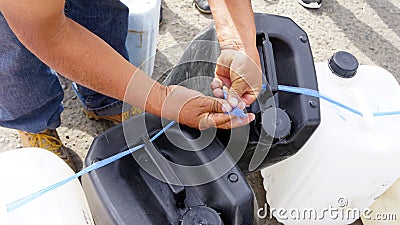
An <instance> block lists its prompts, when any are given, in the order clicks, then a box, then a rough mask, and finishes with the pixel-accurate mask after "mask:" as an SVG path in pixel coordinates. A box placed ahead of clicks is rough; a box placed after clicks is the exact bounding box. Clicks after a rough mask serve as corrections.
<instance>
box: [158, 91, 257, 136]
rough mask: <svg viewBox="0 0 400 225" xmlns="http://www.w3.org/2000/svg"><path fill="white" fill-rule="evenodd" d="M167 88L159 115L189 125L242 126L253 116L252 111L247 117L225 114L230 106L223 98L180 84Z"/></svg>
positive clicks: (199, 127)
mask: <svg viewBox="0 0 400 225" xmlns="http://www.w3.org/2000/svg"><path fill="white" fill-rule="evenodd" d="M167 88H168V93H167V97H166V99H165V101H164V103H163V109H162V115H161V116H162V117H165V118H168V119H172V120H175V121H177V122H179V123H181V124H184V125H187V126H189V127H194V128H198V129H207V128H210V127H217V128H222V129H230V128H235V127H240V126H244V125H246V124H248V123H250V122H251V121H253V120H254V118H255V116H254V114H252V113H248V114H247V118H237V117H236V116H234V115H229V114H226V112H229V111H231V110H232V108H231V107H230V105H229V104H228V103H227V101H226V100H224V99H218V98H213V97H210V96H205V95H203V94H202V93H200V92H198V91H195V90H191V89H188V88H185V87H182V86H176V85H171V86H168V87H167Z"/></svg>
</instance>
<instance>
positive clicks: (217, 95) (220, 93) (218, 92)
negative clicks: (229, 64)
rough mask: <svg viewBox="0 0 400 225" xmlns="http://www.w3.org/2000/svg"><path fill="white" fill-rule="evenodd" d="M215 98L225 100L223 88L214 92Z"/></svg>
mask: <svg viewBox="0 0 400 225" xmlns="http://www.w3.org/2000/svg"><path fill="white" fill-rule="evenodd" d="M213 94H214V97H216V98H224V92H223V91H222V89H221V88H217V89H214V90H213Z"/></svg>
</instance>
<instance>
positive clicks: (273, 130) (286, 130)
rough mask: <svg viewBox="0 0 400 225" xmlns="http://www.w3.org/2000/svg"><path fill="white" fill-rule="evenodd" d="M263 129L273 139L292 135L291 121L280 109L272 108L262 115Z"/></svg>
mask: <svg viewBox="0 0 400 225" xmlns="http://www.w3.org/2000/svg"><path fill="white" fill-rule="evenodd" d="M262 127H263V129H264V131H265V132H267V134H268V135H269V136H271V137H273V138H278V139H279V138H284V137H286V136H288V135H289V134H290V129H291V121H290V118H289V116H288V114H287V113H286V112H285V111H283V110H282V109H280V108H276V107H270V108H268V109H267V110H265V112H264V113H263V115H262Z"/></svg>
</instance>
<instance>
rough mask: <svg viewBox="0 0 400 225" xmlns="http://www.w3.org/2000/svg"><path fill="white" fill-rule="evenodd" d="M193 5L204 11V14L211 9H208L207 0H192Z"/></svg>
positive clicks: (208, 12)
mask: <svg viewBox="0 0 400 225" xmlns="http://www.w3.org/2000/svg"><path fill="white" fill-rule="evenodd" d="M193 2H194V5H195V6H196V8H197V9H198V10H199V11H200V12H202V13H206V14H210V13H211V9H210V5H209V4H208V0H193Z"/></svg>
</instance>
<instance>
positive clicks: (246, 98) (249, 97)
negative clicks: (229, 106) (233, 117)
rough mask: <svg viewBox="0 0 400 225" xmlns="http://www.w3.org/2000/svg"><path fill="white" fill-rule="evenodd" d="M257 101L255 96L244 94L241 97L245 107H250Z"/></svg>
mask: <svg viewBox="0 0 400 225" xmlns="http://www.w3.org/2000/svg"><path fill="white" fill-rule="evenodd" d="M256 99H257V96H256V95H255V94H244V95H243V96H242V101H243V102H244V103H246V105H250V104H251V103H253V102H254V101H255V100H256Z"/></svg>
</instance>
